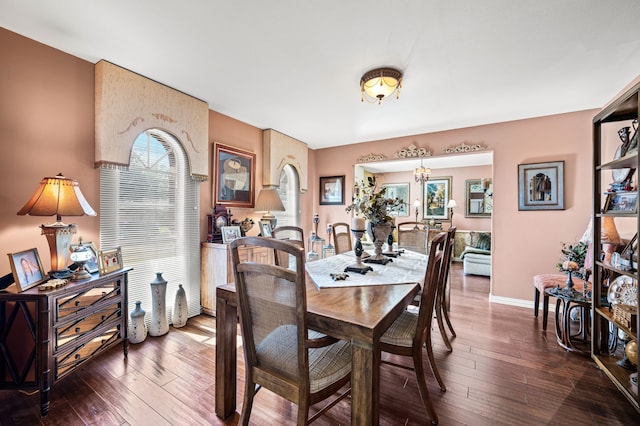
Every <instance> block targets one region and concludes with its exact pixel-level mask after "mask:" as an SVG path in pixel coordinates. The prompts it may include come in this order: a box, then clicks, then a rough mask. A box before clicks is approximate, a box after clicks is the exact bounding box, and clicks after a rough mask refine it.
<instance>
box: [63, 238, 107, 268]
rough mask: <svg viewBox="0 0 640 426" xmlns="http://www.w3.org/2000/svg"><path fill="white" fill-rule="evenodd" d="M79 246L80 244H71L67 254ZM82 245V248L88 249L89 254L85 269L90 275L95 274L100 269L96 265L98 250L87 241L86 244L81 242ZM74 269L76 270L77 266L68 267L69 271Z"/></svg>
mask: <svg viewBox="0 0 640 426" xmlns="http://www.w3.org/2000/svg"><path fill="white" fill-rule="evenodd" d="M79 245H80V243H77V244H71V245H70V246H69V252H71V253H73V252H74V250H75V249H76V247H78V246H79ZM82 245H83V246H84V247H86V248H88V249H89V251H90V252H91V259H89V261H88V262H87V263H85V269H86V270H87V272H89V273H90V274H95V273H96V272H98V271H99V269H100V267H99V265H98V249H97V248H96V246H94V245H93V243H92V242H91V241H87V242H84V241H83V242H82ZM76 268H77V265H76V264H75V263H73V264H72V265H71V266H69V269H71V270H75V269H76Z"/></svg>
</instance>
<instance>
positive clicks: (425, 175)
mask: <svg viewBox="0 0 640 426" xmlns="http://www.w3.org/2000/svg"><path fill="white" fill-rule="evenodd" d="M429 176H431V169H430V168H428V167H424V166H423V165H422V158H421V159H420V167H416V169H415V170H414V172H413V177H414V178H415V179H416V182H421V183H425V182H426V181H428V180H429Z"/></svg>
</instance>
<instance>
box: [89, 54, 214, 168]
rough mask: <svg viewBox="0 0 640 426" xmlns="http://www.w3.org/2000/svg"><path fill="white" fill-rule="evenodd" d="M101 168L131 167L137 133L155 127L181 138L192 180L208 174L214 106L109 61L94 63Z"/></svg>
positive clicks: (97, 143) (98, 163) (97, 138)
mask: <svg viewBox="0 0 640 426" xmlns="http://www.w3.org/2000/svg"><path fill="white" fill-rule="evenodd" d="M95 77H96V81H95V98H96V99H95V108H96V111H95V113H96V150H95V164H96V167H121V166H125V167H126V166H128V164H129V157H130V154H131V149H132V147H133V143H134V141H135V140H136V137H137V136H138V135H139V134H140V133H141V132H143V131H145V130H147V129H151V128H158V129H162V130H165V131H167V132H169V133H171V134H173V136H175V137H176V139H178V140H179V141H180V143H181V145H182V147H183V148H184V150H185V152H186V153H187V157H188V159H189V167H190V174H191V176H192V177H193V178H195V179H199V180H206V179H207V177H208V158H209V150H208V147H209V145H208V128H209V106H208V105H207V103H206V102H204V101H201V100H199V99H196V98H194V97H192V96H189V95H186V94H184V93H182V92H180V91H178V90H175V89H172V88H170V87H167V86H164V85H162V84H160V83H157V82H155V81H153V80H150V79H148V78H146V77H143V76H141V75H138V74H136V73H134V72H131V71H129V70H126V69H124V68H121V67H119V66H117V65H114V64H112V63H110V62H107V61H104V60H103V61H100V62H98V63H97V64H96V66H95Z"/></svg>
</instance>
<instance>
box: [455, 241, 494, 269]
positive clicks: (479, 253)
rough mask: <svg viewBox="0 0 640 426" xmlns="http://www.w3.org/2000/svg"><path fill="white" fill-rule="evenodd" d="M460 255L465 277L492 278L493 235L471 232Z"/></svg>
mask: <svg viewBox="0 0 640 426" xmlns="http://www.w3.org/2000/svg"><path fill="white" fill-rule="evenodd" d="M465 243H466V246H465V249H464V251H463V252H462V253H461V254H460V259H462V265H463V271H464V274H465V275H484V276H486V277H490V276H491V233H490V232H475V231H472V232H469V234H468V236H467V237H466V238H465Z"/></svg>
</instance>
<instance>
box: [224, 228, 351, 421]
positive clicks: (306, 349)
mask: <svg viewBox="0 0 640 426" xmlns="http://www.w3.org/2000/svg"><path fill="white" fill-rule="evenodd" d="M230 247H231V256H232V262H233V271H234V274H235V281H236V293H237V300H238V308H239V314H240V325H241V330H242V343H243V348H244V359H245V391H244V400H243V405H242V413H241V414H240V421H239V424H241V425H248V424H249V417H250V416H251V409H252V406H253V400H254V396H255V394H256V393H257V392H258V390H259V389H260V388H261V387H265V388H267V389H269V390H270V391H272V392H274V393H276V394H278V395H280V396H282V397H283V398H285V399H287V400H289V401H291V402H293V403H295V404H297V405H298V415H297V424H298V425H306V424H308V423H310V422H312V421H314V420H315V419H317V418H318V417H319V416H320V415H322V414H323V413H324V412H325V411H326V410H328V409H329V408H331V407H332V406H333V405H335V403H337V402H338V401H339V400H341V399H342V398H344V397H345V396H347V394H348V393H349V390H347V391H346V392H343V393H342V394H341V395H339V396H338V397H337V398H336V399H334V400H333V401H332V402H331V403H330V404H328V406H325V407H323V408H322V409H321V410H320V411H319V412H318V413H316V414H315V415H314V416H313V417H312V418H311V419H309V407H310V406H311V405H314V404H316V403H318V402H320V401H323V400H325V399H327V398H328V397H330V396H331V395H334V394H336V393H337V392H338V391H339V390H340V389H341V388H343V387H345V385H346V384H347V383H348V382H349V380H350V376H351V344H350V343H348V342H344V341H340V340H337V339H334V338H331V337H328V336H325V335H323V334H321V333H317V332H315V331H313V330H309V329H308V328H307V299H306V286H305V274H298V273H296V271H304V258H305V256H304V249H303V248H301V247H300V246H298V245H295V244H292V243H290V242H287V241H281V240H276V239H273V238H263V237H244V238H239V239H237V240H234V241H233V242H231V245H230ZM240 247H265V248H267V249H270V250H275V251H277V252H283V253H287V254H288V255H289V256H292V257H293V258H294V259H295V262H296V269H295V271H294V270H291V269H287V268H284V267H281V266H277V265H269V264H263V263H255V262H241V261H240V255H239V248H240Z"/></svg>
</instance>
